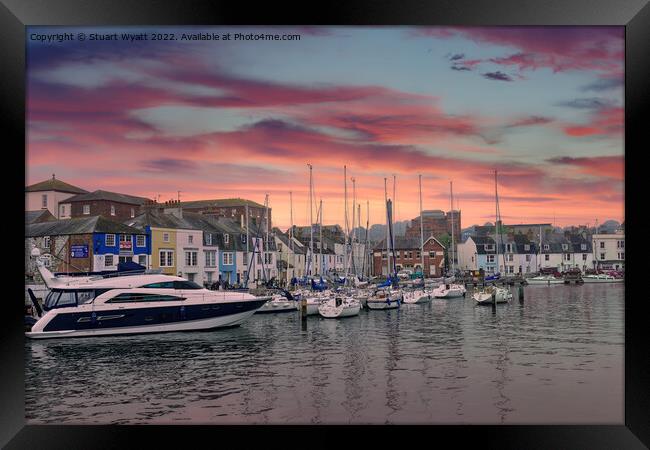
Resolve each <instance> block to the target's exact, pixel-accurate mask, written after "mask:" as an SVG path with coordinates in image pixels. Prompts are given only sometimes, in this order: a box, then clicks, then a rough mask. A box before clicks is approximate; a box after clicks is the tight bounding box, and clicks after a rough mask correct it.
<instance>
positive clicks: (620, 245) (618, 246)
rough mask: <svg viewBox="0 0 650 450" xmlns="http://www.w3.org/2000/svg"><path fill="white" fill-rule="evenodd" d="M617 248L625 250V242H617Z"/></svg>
mask: <svg viewBox="0 0 650 450" xmlns="http://www.w3.org/2000/svg"><path fill="white" fill-rule="evenodd" d="M616 247H617V248H625V241H617V242H616Z"/></svg>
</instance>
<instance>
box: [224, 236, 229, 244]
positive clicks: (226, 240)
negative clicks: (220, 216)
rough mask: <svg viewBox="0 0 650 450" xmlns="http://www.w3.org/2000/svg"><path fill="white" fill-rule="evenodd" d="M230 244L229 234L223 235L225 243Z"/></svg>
mask: <svg viewBox="0 0 650 450" xmlns="http://www.w3.org/2000/svg"><path fill="white" fill-rule="evenodd" d="M229 242H230V236H229V235H228V234H224V235H223V243H224V244H227V243H229Z"/></svg>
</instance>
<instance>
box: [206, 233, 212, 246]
mask: <svg viewBox="0 0 650 450" xmlns="http://www.w3.org/2000/svg"><path fill="white" fill-rule="evenodd" d="M205 245H212V235H211V234H210V233H206V234H205Z"/></svg>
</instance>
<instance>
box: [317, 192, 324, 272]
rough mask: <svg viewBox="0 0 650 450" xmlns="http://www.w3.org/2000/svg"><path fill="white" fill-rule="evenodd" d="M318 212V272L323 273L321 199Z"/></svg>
mask: <svg viewBox="0 0 650 450" xmlns="http://www.w3.org/2000/svg"><path fill="white" fill-rule="evenodd" d="M318 214H319V216H320V224H319V225H318V233H319V235H318V236H319V237H318V239H319V241H320V245H319V246H318V273H319V274H320V275H323V199H322V198H321V199H320V207H319V208H318Z"/></svg>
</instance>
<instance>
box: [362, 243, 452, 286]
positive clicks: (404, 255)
mask: <svg viewBox="0 0 650 450" xmlns="http://www.w3.org/2000/svg"><path fill="white" fill-rule="evenodd" d="M423 248H424V274H425V276H426V277H439V276H442V274H443V270H444V254H445V247H444V246H443V245H442V244H441V243H440V242H439V241H438V240H437V239H436V238H435V237H433V236H430V237H429V238H427V239H426V240H425V241H424V246H423ZM372 258H373V268H374V269H373V275H375V276H381V275H384V276H386V274H387V268H386V266H387V263H388V261H387V259H388V256H387V252H386V240H385V239H384V240H383V241H381V242H380V243H379V244H377V245H376V246H375V248H374V249H373V253H372ZM395 265H396V266H397V271H398V272H399V271H400V270H412V271H413V272H420V270H421V267H422V259H421V255H420V238H419V237H418V238H417V239H416V238H409V237H402V236H396V237H395ZM391 266H392V256H391Z"/></svg>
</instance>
